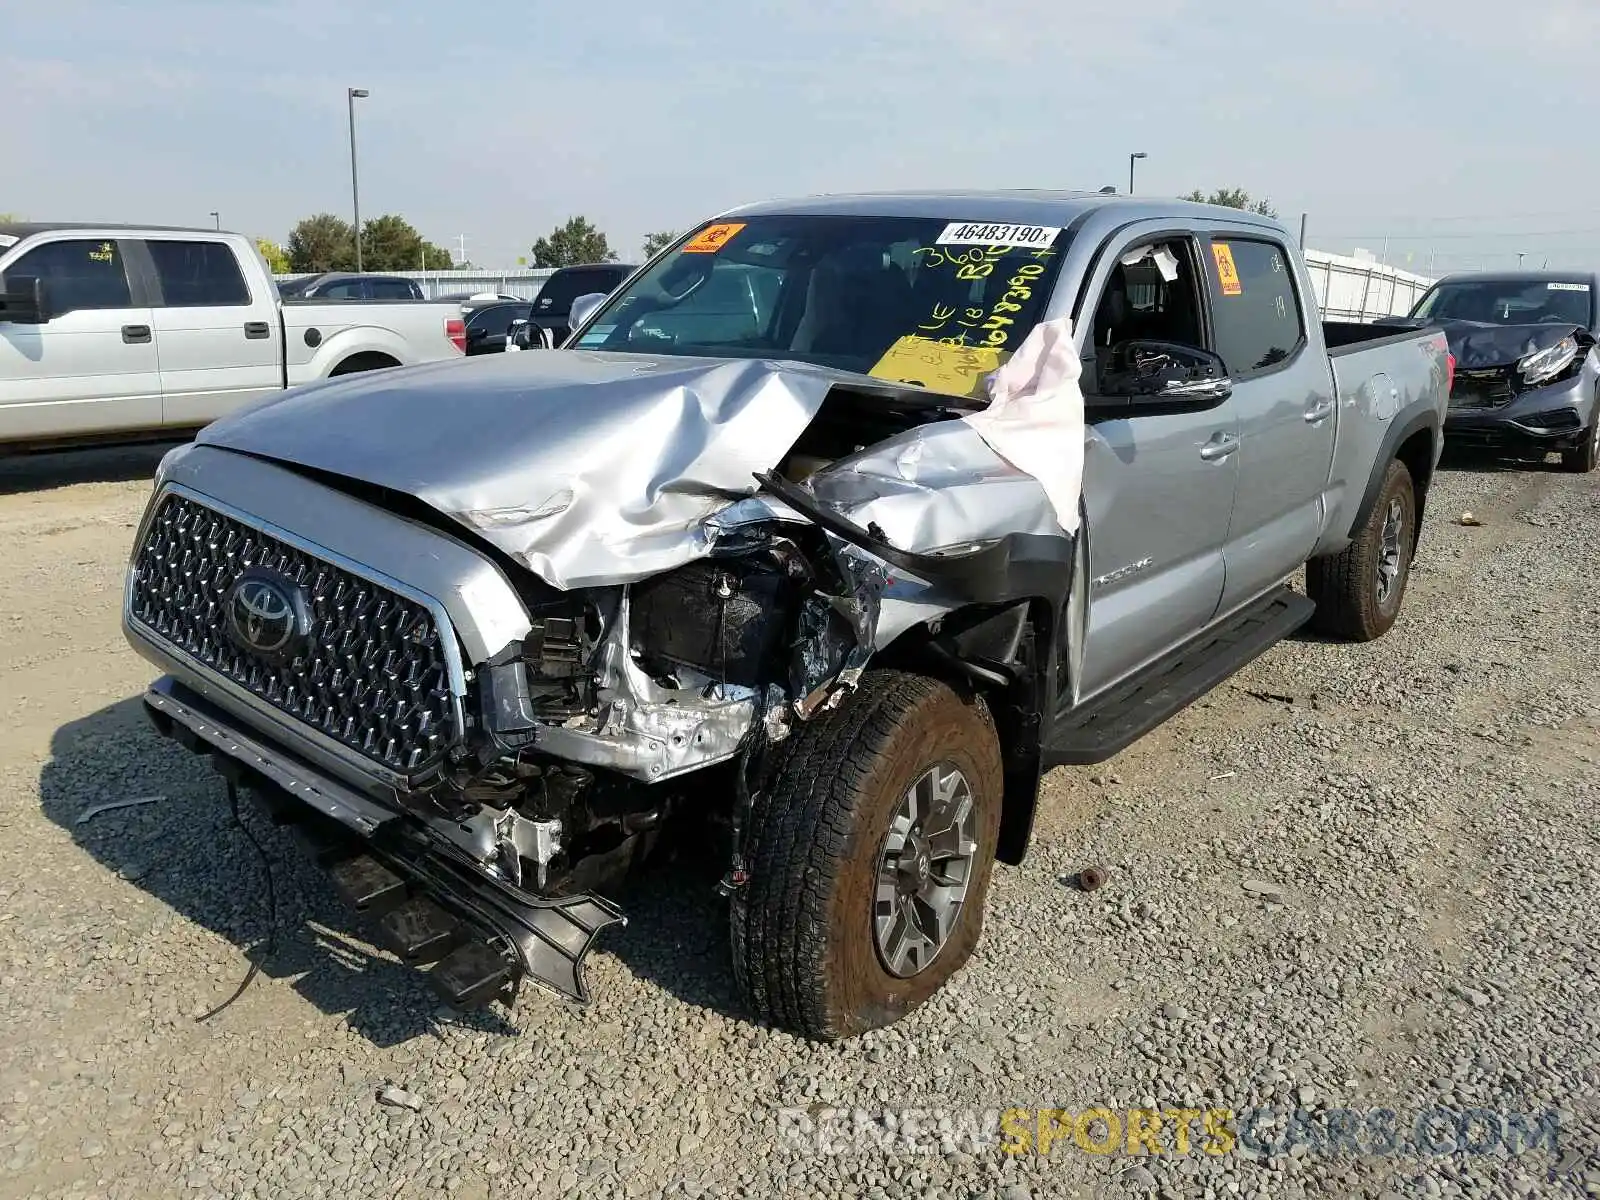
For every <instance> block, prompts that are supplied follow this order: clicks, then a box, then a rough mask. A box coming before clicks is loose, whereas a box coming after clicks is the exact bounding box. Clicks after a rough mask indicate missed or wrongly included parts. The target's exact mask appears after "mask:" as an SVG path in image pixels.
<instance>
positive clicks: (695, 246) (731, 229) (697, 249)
mask: <svg viewBox="0 0 1600 1200" xmlns="http://www.w3.org/2000/svg"><path fill="white" fill-rule="evenodd" d="M743 228H744V222H742V221H741V222H740V223H739V224H737V225H707V226H706V227H705V228H704V229H702V230H701V231H700V232H699V233H697V234H695V235H694V237H692V238H690V239H689V242H688V244H687V245H686V246H684V248H683V252H684V253H685V254H715V253H716V252H717V251H718V250H721V249H722V247H723V246H724V245H726V244H727V243H728V241H729V240H731V239H732V237H733V235H734V234H736V233H738V232H739V230H741V229H743Z"/></svg>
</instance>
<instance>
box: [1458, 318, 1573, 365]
mask: <svg viewBox="0 0 1600 1200" xmlns="http://www.w3.org/2000/svg"><path fill="white" fill-rule="evenodd" d="M1433 324H1436V325H1438V326H1439V328H1441V329H1443V330H1444V335H1445V338H1446V340H1447V341H1448V342H1449V343H1450V353H1451V354H1454V355H1455V356H1456V368H1457V370H1462V371H1482V370H1487V369H1489V368H1491V367H1514V366H1516V364H1517V363H1519V362H1521V361H1522V360H1523V359H1524V358H1527V357H1528V355H1530V354H1533V353H1535V352H1536V351H1539V350H1544V349H1546V348H1548V347H1550V346H1554V345H1555V344H1556V343H1557V342H1559V341H1560V340H1561V339H1562V338H1564V337H1571V336H1572V334H1573V333H1581V332H1583V327H1582V326H1581V325H1569V324H1566V323H1565V322H1563V323H1561V324H1557V323H1555V322H1553V321H1552V322H1548V323H1546V324H1542V325H1495V324H1491V323H1489V322H1486V321H1437V322H1433Z"/></svg>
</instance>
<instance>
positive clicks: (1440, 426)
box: [1344, 400, 1444, 538]
mask: <svg viewBox="0 0 1600 1200" xmlns="http://www.w3.org/2000/svg"><path fill="white" fill-rule="evenodd" d="M1424 431H1425V432H1427V433H1428V434H1429V435H1430V439H1429V440H1430V443H1431V447H1432V459H1433V461H1432V463H1430V464H1429V469H1430V470H1432V469H1433V468H1434V467H1437V466H1438V465H1439V453H1440V451H1441V450H1442V449H1443V448H1444V422H1443V421H1441V420H1440V419H1439V411H1438V409H1436V408H1434V407H1433V405H1432V404H1431V403H1430V402H1429V401H1427V400H1419V401H1417V402H1416V403H1414V404H1412V405H1410V406H1409V407H1407V408H1405V409H1402V410H1401V411H1400V413H1399V414H1397V415H1396V416H1395V418H1394V420H1393V421H1391V422H1390V423H1389V432H1388V433H1386V434H1385V435H1384V438H1383V442H1382V443H1381V444H1380V446H1379V447H1378V454H1377V456H1376V458H1375V460H1374V462H1373V464H1372V474H1371V475H1370V476H1369V477H1368V479H1367V486H1366V490H1365V491H1363V492H1362V494H1361V503H1360V505H1358V506H1357V508H1356V515H1355V519H1354V520H1353V521H1351V522H1350V527H1349V528H1348V529H1346V530H1345V531H1344V532H1345V535H1346V536H1347V537H1350V538H1354V537H1355V536H1356V535H1357V534H1358V533H1359V532H1360V530H1361V527H1362V526H1363V525H1365V524H1366V523H1367V521H1368V519H1369V518H1370V517H1371V516H1372V510H1373V509H1374V508H1375V507H1377V504H1378V495H1379V493H1380V492H1382V491H1383V477H1384V476H1385V475H1386V474H1388V471H1389V464H1390V463H1392V462H1394V461H1395V459H1396V458H1397V457H1398V456H1399V453H1400V447H1401V446H1403V445H1405V443H1406V442H1407V441H1409V440H1410V439H1411V438H1413V437H1415V436H1416V435H1417V434H1418V433H1422V432H1424ZM1422 502H1423V497H1422V489H1421V488H1419V489H1418V491H1417V521H1416V524H1417V529H1418V530H1420V529H1421V527H1422ZM1412 536H1413V538H1415V537H1416V531H1415V530H1414V531H1413V532H1412Z"/></svg>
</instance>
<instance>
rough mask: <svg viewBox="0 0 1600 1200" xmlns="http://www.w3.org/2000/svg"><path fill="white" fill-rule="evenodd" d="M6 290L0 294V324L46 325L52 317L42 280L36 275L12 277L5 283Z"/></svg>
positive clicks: (48, 298)
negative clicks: (6, 322)
mask: <svg viewBox="0 0 1600 1200" xmlns="http://www.w3.org/2000/svg"><path fill="white" fill-rule="evenodd" d="M6 283H7V286H8V290H7V291H4V292H0V322H5V321H9V322H11V324H13V325H46V324H48V323H49V321H50V318H51V316H52V315H54V314H52V313H51V311H50V297H49V294H48V293H47V292H46V290H45V285H44V280H43V279H41V278H39V277H38V276H37V275H14V276H12V277H11V278H10V279H8V280H7V281H6Z"/></svg>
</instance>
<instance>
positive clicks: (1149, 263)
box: [124, 192, 1452, 1039]
mask: <svg viewBox="0 0 1600 1200" xmlns="http://www.w3.org/2000/svg"><path fill="white" fill-rule="evenodd" d="M583 307H584V309H585V310H586V311H585V312H584V314H583V318H582V320H581V321H580V323H579V324H578V326H577V328H576V329H575V330H574V332H573V336H572V338H571V339H570V340H569V341H568V342H567V344H566V347H565V348H563V349H560V350H550V351H548V352H542V353H537V354H516V355H489V356H483V357H480V358H473V359H470V360H468V361H466V362H464V363H458V364H451V365H449V366H448V367H422V368H418V369H415V370H408V371H404V372H393V373H388V374H382V375H375V376H371V377H361V378H355V379H350V380H338V381H332V382H328V383H324V384H319V385H312V386H309V387H303V388H300V389H298V390H296V391H295V392H293V393H292V394H290V395H288V396H286V397H284V398H283V399H281V400H278V401H275V402H270V403H267V404H265V405H263V406H259V407H257V408H255V409H254V410H253V411H251V412H248V413H245V414H242V415H238V416H235V417H232V418H230V419H228V420H225V421H221V422H218V423H216V424H214V425H212V426H210V427H209V428H208V429H206V430H205V431H204V432H203V433H202V434H201V436H200V438H199V440H198V443H197V444H195V445H193V446H190V447H184V448H181V449H179V450H177V451H174V452H173V453H172V454H170V455H169V456H168V457H167V458H166V460H164V462H163V464H162V467H161V470H160V472H159V476H158V478H157V481H156V487H155V492H154V495H153V496H152V499H151V501H150V505H149V509H148V511H147V512H146V514H145V517H144V520H143V522H142V523H141V525H140V528H139V530H138V533H137V535H136V541H135V545H134V550H133V558H132V563H131V566H130V569H129V573H128V583H127V594H126V607H125V614H124V623H125V628H126V631H127V634H128V637H129V638H130V640H131V641H132V643H133V645H134V646H135V647H137V648H138V649H139V650H140V651H141V652H142V653H143V654H145V655H147V656H148V657H149V658H150V659H151V660H152V661H154V662H155V663H157V664H159V665H160V667H161V668H162V669H163V670H164V671H165V672H166V674H165V676H164V677H163V678H162V679H160V680H159V681H158V682H157V683H156V684H155V685H154V686H153V687H152V688H151V689H150V691H149V693H148V694H147V696H146V703H147V705H148V707H149V710H150V713H151V715H152V717H153V719H154V720H155V722H156V724H157V726H158V727H159V728H160V729H161V730H163V731H165V732H167V733H169V734H171V735H172V736H174V737H177V738H179V739H180V740H182V741H183V742H184V743H185V744H187V745H188V746H190V747H191V748H194V749H197V750H201V751H205V752H207V753H209V754H211V755H212V757H213V760H214V761H221V762H223V763H225V764H227V765H228V769H229V770H230V771H231V772H232V773H233V776H234V777H242V778H244V779H245V780H247V781H248V782H250V783H251V784H252V785H253V786H254V787H255V788H256V789H257V790H258V791H259V792H260V793H261V794H262V795H263V796H265V797H266V798H267V800H268V801H269V802H270V803H271V804H272V805H274V806H275V808H276V809H277V810H278V812H279V813H280V814H281V815H282V816H284V817H285V818H286V819H293V820H299V821H302V822H304V823H306V824H308V825H310V826H313V827H318V828H320V829H321V830H322V832H323V833H325V834H329V835H336V836H332V837H331V838H324V839H323V840H324V841H325V842H330V843H331V845H332V849H330V850H329V851H328V852H327V854H328V858H327V861H328V862H329V863H330V866H329V870H330V871H331V872H332V873H333V875H334V878H335V880H336V882H337V883H338V884H339V886H340V888H341V889H342V890H343V891H344V893H345V894H346V895H347V896H348V897H349V898H350V899H351V900H352V901H353V902H354V903H355V904H356V905H357V906H358V907H360V908H362V909H364V910H366V911H368V912H371V913H373V914H374V915H375V916H376V917H377V918H378V919H379V928H380V930H381V931H382V935H383V937H384V938H385V939H386V941H387V942H388V944H390V945H392V946H393V947H394V948H395V949H396V950H397V951H398V952H399V953H400V954H402V955H404V956H406V957H408V958H410V959H412V960H413V961H416V962H418V963H421V964H430V965H431V971H430V973H431V976H432V978H433V980H434V982H435V983H436V984H437V985H438V987H439V988H440V989H441V990H442V991H443V992H444V993H445V995H446V996H448V997H449V998H450V1000H451V1001H452V1002H454V1003H457V1004H462V1005H470V1004H476V1003H481V1002H486V1001H490V1000H493V999H495V998H497V997H504V996H507V995H508V994H510V993H511V992H512V991H513V990H514V988H515V986H516V983H517V981H518V980H519V979H523V978H531V979H533V980H534V981H536V982H539V983H542V984H544V985H547V986H549V987H553V988H555V989H556V990H558V991H559V992H561V993H562V994H564V995H567V996H571V997H575V998H581V997H583V996H585V995H586V990H585V986H584V982H583V976H582V970H581V967H582V961H583V958H584V956H585V955H586V953H587V952H588V951H589V949H590V947H591V946H592V945H593V944H594V942H595V940H596V939H597V937H598V936H599V935H600V934H601V933H602V931H604V930H606V929H607V928H608V927H610V926H612V925H614V924H615V923H616V922H618V921H620V920H621V919H622V910H621V908H620V906H619V904H618V903H617V896H618V893H617V887H618V885H619V883H620V881H621V880H622V879H623V878H624V877H625V876H626V874H627V873H628V871H629V870H630V869H631V868H632V867H633V866H634V865H635V864H637V863H638V862H639V861H640V860H641V859H643V858H644V857H646V856H648V855H649V854H650V853H651V851H652V850H653V849H654V848H655V847H656V846H657V844H658V842H659V841H660V839H661V838H662V837H663V835H664V834H665V833H666V832H667V831H668V830H669V829H670V828H671V827H673V826H674V825H692V826H696V827H698V828H700V829H702V830H703V829H705V828H707V827H709V828H711V829H714V830H717V831H719V832H718V836H719V837H721V838H722V839H723V844H724V846H725V850H724V855H725V872H724V875H723V878H722V882H721V887H720V890H721V892H722V893H723V894H724V895H725V896H726V897H727V898H728V902H729V919H730V921H731V928H732V949H733V969H734V972H735V974H736V976H737V978H738V981H739V984H740V987H741V989H742V992H743V995H744V996H745V998H746V1000H747V1002H748V1004H749V1007H750V1009H751V1011H752V1012H753V1013H754V1014H756V1015H757V1016H759V1017H760V1018H763V1019H766V1020H771V1021H773V1022H776V1023H778V1024H780V1025H783V1026H785V1027H788V1028H791V1029H794V1030H796V1031H799V1032H801V1033H803V1034H805V1035H808V1036H811V1037H816V1038H824V1039H831V1038H839V1037H845V1036H849V1035H852V1034H856V1033H859V1032H860V1031H862V1030H865V1029H869V1028H872V1027H874V1026H879V1025H883V1024H886V1023H888V1022H891V1021H894V1020H896V1019H897V1018H899V1017H900V1016H901V1015H903V1014H904V1013H906V1012H907V1011H909V1010H910V1009H912V1008H914V1007H915V1006H916V1005H918V1004H919V1003H921V1002H922V1001H923V1000H925V999H926V998H927V997H928V996H930V995H931V994H933V993H934V992H935V990H936V989H938V988H939V987H940V985H941V984H942V983H944V982H945V981H946V980H947V979H949V978H950V977H951V975H952V974H953V973H955V972H956V971H958V970H959V969H960V968H961V966H962V964H963V963H965V962H966V961H967V959H968V957H969V956H970V955H971V954H972V952H973V949H974V947H975V946H976V945H977V943H978V940H979V936H980V931H981V928H982V921H983V909H984V901H985V896H986V893H987V890H988V885H989V879H990V874H991V869H992V867H993V864H994V863H995V861H996V859H999V860H1001V861H1003V862H1007V863H1016V862H1019V861H1020V860H1021V859H1022V856H1023V854H1024V852H1025V850H1026V848H1027V844H1028V840H1029V834H1030V829H1031V827H1032V824H1033V818H1034V808H1035V804H1036V801H1037V797H1038V794H1039V780H1040V776H1041V773H1042V772H1043V771H1045V770H1047V769H1049V768H1050V767H1052V766H1055V765H1058V764H1067V763H1087V762H1096V761H1100V760H1103V759H1105V758H1107V757H1109V756H1110V755H1112V754H1114V753H1116V752H1117V751H1118V750H1120V749H1121V748H1123V747H1125V746H1126V745H1128V744H1129V743H1130V742H1132V741H1133V740H1134V739H1136V738H1137V737H1139V736H1140V735H1141V734H1143V733H1144V732H1146V731H1147V730H1149V729H1151V728H1153V727H1154V726H1156V725H1158V724H1159V723H1160V722H1162V721H1163V720H1165V719H1166V718H1168V717H1169V716H1171V715H1172V714H1173V713H1175V712H1177V711H1178V710H1180V709H1181V708H1182V707H1183V706H1184V705H1185V704H1187V703H1189V702H1191V701H1192V700H1193V699H1195V698H1196V697H1197V696H1200V695H1203V694H1204V693H1205V692H1206V691H1207V690H1209V689H1210V688H1212V687H1214V686H1215V685H1216V684H1217V683H1219V682H1220V681H1221V680H1223V679H1224V678H1226V677H1227V676H1228V675H1229V674H1230V673H1231V672H1233V671H1235V670H1236V669H1238V668H1239V667H1240V666H1241V665H1243V664H1244V663H1246V662H1248V661H1249V660H1250V659H1252V658H1253V657H1255V656H1256V655H1258V654H1260V653H1261V652H1263V651H1264V650H1266V649H1267V648H1268V647H1270V646H1271V645H1272V644H1273V643H1274V642H1275V641H1277V640H1279V639H1281V638H1283V637H1284V636H1286V635H1287V634H1289V633H1291V632H1292V631H1294V630H1295V629H1296V628H1298V627H1299V626H1301V625H1302V624H1304V623H1305V622H1307V621H1308V620H1310V621H1314V622H1315V623H1316V625H1317V626H1318V627H1319V628H1321V629H1323V630H1324V631H1326V632H1330V633H1333V634H1337V635H1339V636H1343V637H1347V638H1352V639H1357V640H1367V639H1372V638H1376V637H1379V636H1381V635H1382V634H1383V633H1384V632H1385V631H1387V630H1388V629H1389V627H1390V626H1391V625H1392V623H1393V622H1394V621H1395V619H1396V617H1397V616H1398V614H1399V611H1400V606H1401V601H1402V597H1403V594H1404V591H1405V585H1406V580H1407V577H1408V573H1409V568H1410V564H1411V561H1412V556H1413V554H1414V552H1415V550H1416V547H1417V537H1418V530H1419V527H1420V526H1419V517H1420V514H1421V511H1422V506H1423V503H1424V500H1425V498H1426V495H1427V491H1428V485H1429V481H1430V478H1431V476H1432V473H1433V470H1434V466H1435V463H1436V461H1437V457H1438V453H1439V448H1440V440H1441V425H1442V421H1443V418H1444V412H1445V397H1446V395H1447V393H1448V390H1449V387H1450V374H1451V370H1452V364H1451V362H1450V359H1449V356H1448V353H1447V351H1446V347H1445V339H1444V336H1443V335H1442V334H1441V333H1438V332H1430V331H1401V332H1398V333H1397V332H1395V331H1393V330H1389V329H1381V328H1373V327H1370V326H1350V325H1326V326H1325V325H1323V324H1321V323H1319V322H1318V321H1317V320H1316V319H1315V312H1316V309H1315V301H1314V299H1313V294H1312V289H1311V283H1310V280H1309V278H1308V276H1307V274H1306V270H1305V266H1304V263H1303V261H1302V260H1301V257H1300V255H1299V253H1298V251H1297V249H1296V247H1295V242H1294V239H1293V238H1292V237H1290V236H1289V235H1288V234H1287V232H1286V231H1285V230H1284V229H1283V228H1282V227H1281V226H1280V225H1278V224H1277V223H1275V222H1273V221H1271V220H1268V219H1266V218H1263V217H1257V216H1254V215H1251V214H1246V213H1241V212H1237V211H1234V210H1228V209H1218V208H1211V207H1206V206H1201V205H1193V204H1188V203H1183V202H1178V201H1167V200H1159V199H1151V200H1131V199H1126V198H1122V197H1117V196H1107V195H1103V194H1086V195H1085V194H1075V193H1062V194H1052V193H1034V192H1028V193H937V194H914V195H869V196H831V197H825V198H817V199H810V200H804V201H796V202H785V203H766V204H757V205H752V206H749V207H746V208H741V209H739V210H737V211H734V212H730V213H726V214H723V215H721V216H719V217H717V218H716V219H715V220H714V221H711V222H709V223H708V224H706V225H705V226H704V227H702V228H701V229H699V230H697V231H694V232H693V233H692V234H691V235H689V236H687V237H686V238H685V239H684V240H683V241H681V242H680V243H679V244H678V245H677V246H676V247H675V248H674V249H673V250H672V251H671V252H669V253H667V254H665V255H663V256H661V257H659V258H658V259H656V260H655V261H653V262H652V263H651V264H650V265H649V266H648V267H647V268H646V269H644V270H643V271H641V272H640V273H639V274H638V275H637V276H635V277H634V278H632V279H630V280H629V281H628V282H627V283H626V284H624V285H623V286H622V287H621V288H620V289H618V290H617V291H616V292H615V293H614V294H612V295H611V296H610V297H609V298H607V299H605V300H604V301H603V302H599V303H598V305H597V306H596V305H595V304H586V305H584V306H583ZM1330 346H1331V347H1332V348H1331V349H1329V348H1328V347H1330ZM1303 565H1305V566H1307V580H1308V584H1309V592H1310V594H1309V596H1305V595H1300V594H1298V593H1296V592H1294V591H1292V590H1290V589H1289V588H1288V587H1287V586H1286V580H1288V579H1289V577H1290V576H1292V575H1293V574H1294V573H1295V572H1296V571H1297V570H1298V569H1299V568H1300V567H1301V566H1303ZM1330 652H1331V653H1336V652H1337V651H1330Z"/></svg>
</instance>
